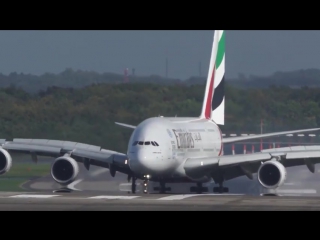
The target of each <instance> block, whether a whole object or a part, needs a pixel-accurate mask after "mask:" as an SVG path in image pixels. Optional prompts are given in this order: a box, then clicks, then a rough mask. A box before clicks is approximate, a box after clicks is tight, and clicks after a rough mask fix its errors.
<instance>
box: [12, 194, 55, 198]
mask: <svg viewBox="0 0 320 240" xmlns="http://www.w3.org/2000/svg"><path fill="white" fill-rule="evenodd" d="M59 196H60V195H36V194H34V195H26V194H21V195H15V196H10V198H52V197H59Z"/></svg>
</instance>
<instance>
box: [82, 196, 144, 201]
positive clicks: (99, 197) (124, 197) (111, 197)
mask: <svg viewBox="0 0 320 240" xmlns="http://www.w3.org/2000/svg"><path fill="white" fill-rule="evenodd" d="M138 197H140V196H95V197H89V198H88V199H111V200H112V199H122V200H123V199H134V198H138Z"/></svg>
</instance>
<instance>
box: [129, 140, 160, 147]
mask: <svg viewBox="0 0 320 240" xmlns="http://www.w3.org/2000/svg"><path fill="white" fill-rule="evenodd" d="M138 144H139V145H143V144H144V145H150V144H152V145H153V146H157V147H158V146H159V144H158V143H157V142H155V141H151V142H150V141H147V142H142V141H135V142H134V143H133V144H132V146H136V145H138Z"/></svg>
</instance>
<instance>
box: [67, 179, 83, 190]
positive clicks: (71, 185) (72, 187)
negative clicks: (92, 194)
mask: <svg viewBox="0 0 320 240" xmlns="http://www.w3.org/2000/svg"><path fill="white" fill-rule="evenodd" d="M82 181H83V179H78V180H77V181H74V182H72V183H70V184H69V185H68V186H67V188H70V189H72V190H74V191H81V190H80V189H77V188H75V186H76V185H77V184H79V183H80V182H82Z"/></svg>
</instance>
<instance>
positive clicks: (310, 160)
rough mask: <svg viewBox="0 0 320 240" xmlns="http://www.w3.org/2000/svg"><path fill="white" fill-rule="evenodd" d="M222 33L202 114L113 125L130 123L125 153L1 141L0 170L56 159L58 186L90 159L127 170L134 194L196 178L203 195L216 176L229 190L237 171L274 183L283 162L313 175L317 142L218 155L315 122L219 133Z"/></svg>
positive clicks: (319, 157) (282, 175)
mask: <svg viewBox="0 0 320 240" xmlns="http://www.w3.org/2000/svg"><path fill="white" fill-rule="evenodd" d="M224 74H225V31H224V30H215V31H214V38H213V46H212V52H211V59H210V65H209V72H208V77H207V82H206V87H205V93H204V99H203V105H202V109H199V112H200V115H199V117H183V118H182V117H162V116H159V117H152V118H148V119H146V120H144V121H143V122H141V123H140V124H139V125H137V126H133V125H129V124H125V123H116V124H118V125H120V126H122V127H127V128H131V129H132V134H131V137H130V140H129V142H128V149H127V153H119V152H115V151H111V150H106V149H102V148H101V147H99V146H93V145H88V144H82V143H77V142H69V141H59V140H48V139H13V140H12V141H7V140H5V139H3V140H1V142H0V144H1V148H0V174H4V173H6V172H8V171H9V170H10V168H11V166H12V157H11V153H14V152H19V153H27V154H30V155H31V157H32V159H33V160H34V161H37V156H51V157H53V158H54V160H53V163H52V167H51V175H52V178H53V179H54V180H55V181H56V182H57V183H59V184H61V185H62V186H67V185H68V184H70V183H72V182H73V181H75V180H76V178H77V175H78V173H79V165H78V164H79V163H82V164H84V166H85V168H86V169H87V170H89V168H90V165H95V166H100V167H103V168H108V169H109V171H110V174H111V175H112V176H113V177H114V176H115V174H116V172H120V173H124V174H126V175H127V176H128V181H131V192H132V193H135V192H136V180H138V179H140V180H142V181H143V182H144V184H143V186H144V192H145V193H146V192H147V189H148V188H147V186H148V183H149V181H153V182H157V183H159V184H160V188H159V191H160V193H164V192H165V191H166V183H194V186H193V187H192V189H190V190H191V191H194V192H198V193H202V192H205V191H206V189H204V187H203V186H202V184H204V183H207V182H211V181H214V183H215V184H217V187H215V188H213V192H219V193H223V192H228V189H227V188H225V187H223V183H224V182H225V181H228V180H230V179H234V178H237V177H240V176H247V177H248V178H249V179H253V174H257V179H258V181H259V183H260V184H261V185H262V186H263V187H264V188H269V189H272V188H278V187H279V186H281V185H282V184H283V183H284V181H285V179H286V175H287V174H286V167H292V166H299V165H306V166H307V168H308V169H309V170H310V171H311V172H313V173H314V171H315V166H314V165H315V164H316V163H319V162H320V151H319V150H320V147H317V146H308V147H305V146H298V147H291V148H290V147H289V148H276V149H269V150H263V151H261V152H257V153H252V154H238V155H222V148H223V144H226V143H233V142H239V141H244V140H249V139H261V138H267V137H272V136H280V135H286V134H293V133H302V132H311V131H318V130H320V128H314V129H304V130H294V131H285V132H275V133H267V134H260V135H253V136H244V137H227V138H223V137H222V134H221V130H220V128H219V125H224V111H225V109H224V105H225V95H224Z"/></svg>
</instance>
